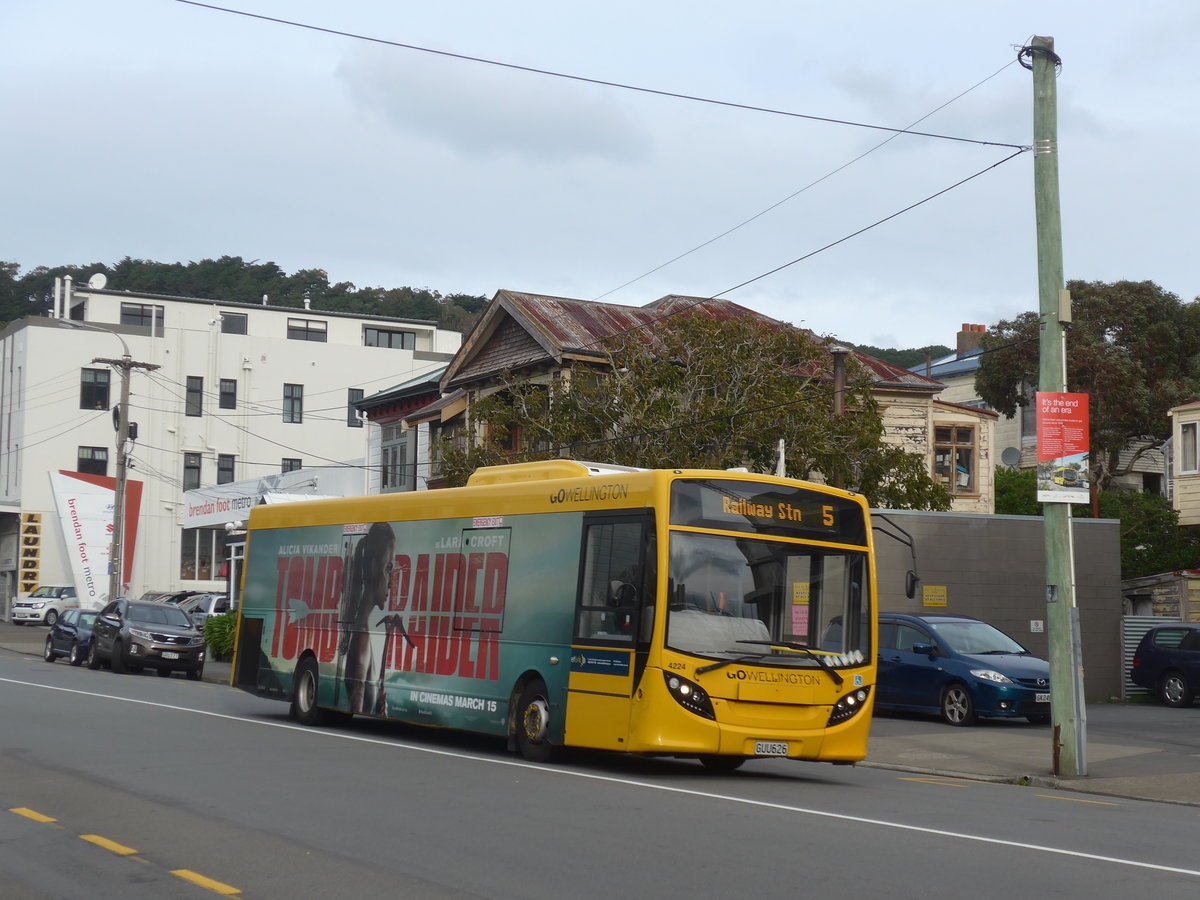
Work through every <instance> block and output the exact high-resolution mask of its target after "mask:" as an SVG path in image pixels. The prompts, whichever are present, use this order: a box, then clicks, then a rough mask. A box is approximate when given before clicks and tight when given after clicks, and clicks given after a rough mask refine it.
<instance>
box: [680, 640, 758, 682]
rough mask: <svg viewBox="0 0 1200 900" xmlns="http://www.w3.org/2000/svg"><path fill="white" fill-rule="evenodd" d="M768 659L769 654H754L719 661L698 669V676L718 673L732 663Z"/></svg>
mask: <svg viewBox="0 0 1200 900" xmlns="http://www.w3.org/2000/svg"><path fill="white" fill-rule="evenodd" d="M738 643H741V641H739V642H738ZM764 643H765V642H764ZM721 652H725V651H721ZM766 658H767V654H765V653H754V654H749V655H744V656H735V657H733V658H732V659H722V660H719V661H718V662H715V663H712V664H711V665H707V666H701V667H700V668H698V669H697V670H696V674H697V675H703V674H704V673H705V672H713V671H716V670H717V669H721V668H724V667H725V666H727V665H729V664H730V663H744V662H757V661H758V660H760V659H766Z"/></svg>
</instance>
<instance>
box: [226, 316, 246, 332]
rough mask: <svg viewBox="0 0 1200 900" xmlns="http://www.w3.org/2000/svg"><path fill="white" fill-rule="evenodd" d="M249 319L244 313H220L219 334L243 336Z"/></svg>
mask: <svg viewBox="0 0 1200 900" xmlns="http://www.w3.org/2000/svg"><path fill="white" fill-rule="evenodd" d="M249 321H250V317H249V316H247V315H246V314H245V313H231V312H223V313H221V334H245V333H246V330H247V328H246V326H247V324H248V323H249Z"/></svg>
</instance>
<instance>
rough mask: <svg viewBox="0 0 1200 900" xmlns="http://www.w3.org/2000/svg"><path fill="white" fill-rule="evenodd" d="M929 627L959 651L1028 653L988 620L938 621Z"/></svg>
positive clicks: (953, 648) (952, 648)
mask: <svg viewBox="0 0 1200 900" xmlns="http://www.w3.org/2000/svg"><path fill="white" fill-rule="evenodd" d="M929 627H930V628H932V629H933V630H934V631H936V632H937V633H938V636H939V637H940V638H941V639H942V640H944V641H945V642H946V643H947V644H949V645H950V649H951V650H954V651H955V652H957V653H969V654H979V653H1028V652H1029V651H1028V650H1026V649H1025V648H1024V647H1022V646H1021V645H1020V644H1018V643H1017V642H1016V641H1014V640H1013V639H1012V638H1010V637H1009V636H1008V635H1007V634H1005V633H1004V632H1003V631H1001V630H1000V629H999V628H994V627H993V626H991V625H989V624H988V623H987V622H936V623H932V622H931V623H929Z"/></svg>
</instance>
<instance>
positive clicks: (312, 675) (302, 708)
mask: <svg viewBox="0 0 1200 900" xmlns="http://www.w3.org/2000/svg"><path fill="white" fill-rule="evenodd" d="M317 679H318V672H317V661H316V660H315V659H313V658H312V657H311V656H306V657H304V659H302V660H300V662H299V663H298V664H297V665H296V671H295V672H294V673H293V674H292V708H291V713H292V718H293V719H295V720H296V721H297V722H299V723H300V724H301V725H319V724H320V723H321V709H320V707H318V706H317V684H318V681H317Z"/></svg>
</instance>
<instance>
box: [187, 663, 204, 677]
mask: <svg viewBox="0 0 1200 900" xmlns="http://www.w3.org/2000/svg"><path fill="white" fill-rule="evenodd" d="M187 677H188V681H199V680H200V679H201V678H203V677H204V667H203V666H201V667H200V668H198V669H188V673H187Z"/></svg>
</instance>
